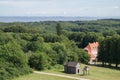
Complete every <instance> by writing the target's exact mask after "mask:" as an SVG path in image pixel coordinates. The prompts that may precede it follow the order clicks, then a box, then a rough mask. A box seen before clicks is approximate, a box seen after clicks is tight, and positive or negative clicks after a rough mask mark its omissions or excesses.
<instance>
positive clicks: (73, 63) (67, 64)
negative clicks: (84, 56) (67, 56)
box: [64, 62, 78, 67]
mask: <svg viewBox="0 0 120 80" xmlns="http://www.w3.org/2000/svg"><path fill="white" fill-rule="evenodd" d="M77 64H78V62H66V63H65V64H64V66H71V67H76V66H77Z"/></svg>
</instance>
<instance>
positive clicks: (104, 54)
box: [0, 19, 120, 80]
mask: <svg viewBox="0 0 120 80" xmlns="http://www.w3.org/2000/svg"><path fill="white" fill-rule="evenodd" d="M92 42H99V43H100V46H99V55H98V60H99V61H101V62H102V63H103V66H106V65H107V63H108V65H109V66H110V67H111V66H112V64H115V65H116V66H115V67H116V68H118V65H119V64H120V58H119V57H120V47H119V46H120V20H119V19H102V20H93V21H41V22H13V23H3V22H0V80H10V79H12V78H14V77H19V76H21V75H25V74H29V73H32V72H33V70H34V69H35V70H45V69H51V68H52V67H54V66H56V65H63V64H64V63H65V62H66V61H78V62H81V63H84V64H87V63H88V61H89V59H90V56H89V55H88V54H87V52H86V51H84V50H83V48H84V47H85V46H86V45H87V44H88V43H92Z"/></svg>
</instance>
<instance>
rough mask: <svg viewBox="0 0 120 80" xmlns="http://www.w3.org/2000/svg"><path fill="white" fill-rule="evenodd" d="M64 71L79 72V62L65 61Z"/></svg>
mask: <svg viewBox="0 0 120 80" xmlns="http://www.w3.org/2000/svg"><path fill="white" fill-rule="evenodd" d="M64 71H65V72H66V73H69V74H81V69H80V64H79V63H78V62H66V63H65V64H64Z"/></svg>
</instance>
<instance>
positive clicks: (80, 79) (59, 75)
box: [34, 71, 89, 80]
mask: <svg viewBox="0 0 120 80" xmlns="http://www.w3.org/2000/svg"><path fill="white" fill-rule="evenodd" d="M34 73H37V74H45V75H51V76H58V77H65V78H71V79H76V80H89V79H85V78H78V77H72V76H65V75H61V74H53V73H46V72H39V71H34Z"/></svg>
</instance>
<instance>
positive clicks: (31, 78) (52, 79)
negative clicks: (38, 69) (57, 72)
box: [13, 73, 73, 80]
mask: <svg viewBox="0 0 120 80" xmlns="http://www.w3.org/2000/svg"><path fill="white" fill-rule="evenodd" d="M13 80H73V79H69V78H62V77H56V76H48V75H43V74H36V73H33V74H30V75H26V76H22V77H19V78H16V79H13Z"/></svg>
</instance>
